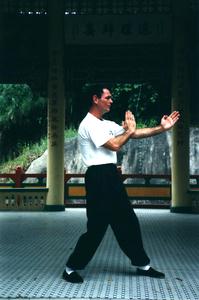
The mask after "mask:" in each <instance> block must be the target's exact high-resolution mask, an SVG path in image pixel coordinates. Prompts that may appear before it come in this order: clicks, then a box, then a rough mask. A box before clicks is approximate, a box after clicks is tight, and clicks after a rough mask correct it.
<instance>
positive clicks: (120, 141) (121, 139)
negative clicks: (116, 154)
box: [103, 130, 132, 151]
mask: <svg viewBox="0 0 199 300" xmlns="http://www.w3.org/2000/svg"><path fill="white" fill-rule="evenodd" d="M131 137H132V132H131V131H129V130H126V131H124V133H123V134H120V135H118V136H116V137H114V138H111V139H110V140H109V141H108V142H106V143H105V144H104V145H103V146H104V147H105V148H108V149H109V150H112V151H118V150H120V148H121V147H122V146H123V145H124V144H126V143H127V142H128V140H129V139H130V138H131Z"/></svg>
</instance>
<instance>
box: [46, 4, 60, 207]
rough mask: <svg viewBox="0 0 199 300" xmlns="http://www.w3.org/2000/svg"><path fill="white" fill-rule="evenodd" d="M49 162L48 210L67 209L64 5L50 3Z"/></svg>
mask: <svg viewBox="0 0 199 300" xmlns="http://www.w3.org/2000/svg"><path fill="white" fill-rule="evenodd" d="M48 21H49V24H48V26H49V33H48V34H49V78H48V163H47V187H48V189H49V190H48V194H47V201H46V207H45V208H46V210H52V211H54V210H64V128H65V95H64V89H65V88H64V60H63V55H64V36H63V30H64V27H63V26H64V6H63V0H59V1H54V0H49V1H48Z"/></svg>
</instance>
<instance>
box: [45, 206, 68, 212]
mask: <svg viewBox="0 0 199 300" xmlns="http://www.w3.org/2000/svg"><path fill="white" fill-rule="evenodd" d="M64 210H65V206H64V205H45V207H44V211H64Z"/></svg>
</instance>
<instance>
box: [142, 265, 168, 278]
mask: <svg viewBox="0 0 199 300" xmlns="http://www.w3.org/2000/svg"><path fill="white" fill-rule="evenodd" d="M137 274H138V275H141V276H149V277H155V278H165V274H164V273H162V272H159V271H156V270H155V269H153V268H152V267H150V268H149V269H148V270H142V269H139V268H137Z"/></svg>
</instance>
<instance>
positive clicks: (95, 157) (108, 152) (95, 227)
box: [63, 86, 179, 283]
mask: <svg viewBox="0 0 199 300" xmlns="http://www.w3.org/2000/svg"><path fill="white" fill-rule="evenodd" d="M91 98H92V99H91V100H92V103H91V106H90V109H89V112H88V113H87V115H86V117H85V118H84V119H83V121H82V122H81V124H80V126H79V130H78V135H79V146H80V151H81V154H82V158H83V161H84V163H85V164H86V166H87V167H88V169H87V171H86V174H85V186H86V199H87V218H88V220H87V232H86V233H84V234H83V235H82V236H81V237H80V238H79V240H78V242H77V244H76V247H75V249H74V251H73V253H72V254H71V255H70V257H69V259H68V261H67V263H66V269H65V270H64V273H63V278H64V279H65V280H66V281H68V282H72V283H81V282H83V278H82V277H81V276H80V274H79V273H78V272H77V270H81V269H83V268H84V267H85V266H86V265H87V264H88V262H89V261H90V260H91V258H92V257H93V255H94V253H95V251H96V250H97V248H98V246H99V244H100V242H101V240H102V239H103V236H104V234H105V232H106V229H107V227H108V225H110V226H111V228H112V230H113V232H114V234H115V237H116V239H117V241H118V243H119V246H120V248H121V249H122V250H123V252H124V253H125V254H126V255H127V256H128V257H129V259H130V261H131V264H132V265H133V266H136V268H137V274H138V275H143V276H150V277H156V278H164V277H165V274H163V273H161V272H159V271H156V270H155V269H153V268H152V267H151V266H150V259H149V257H148V256H147V254H146V252H145V250H144V247H143V243H142V237H141V232H140V226H139V222H138V219H137V217H136V215H135V213H134V211H133V208H132V206H131V204H130V202H129V200H128V197H127V194H126V191H125V187H124V185H123V183H122V180H121V176H120V174H119V173H118V170H117V167H116V163H117V151H118V150H119V149H120V148H121V147H122V146H123V145H124V144H126V143H127V142H128V140H129V139H134V138H145V137H149V136H153V135H156V134H159V133H161V132H164V131H166V130H168V129H170V128H172V127H173V125H174V124H175V123H176V122H177V120H178V119H179V113H178V112H176V111H174V112H172V113H171V115H170V116H166V115H164V116H163V117H162V119H161V123H160V125H159V126H156V127H153V128H142V129H137V128H136V122H135V118H134V115H133V114H132V113H131V112H130V111H127V112H126V113H125V120H124V121H123V123H122V126H120V125H118V124H116V123H115V122H112V121H107V120H105V119H103V118H102V117H103V115H104V114H105V113H107V112H109V111H110V109H111V105H112V103H113V100H112V96H111V92H110V90H109V89H108V88H106V87H104V86H102V87H96V88H95V90H94V92H93V93H92V97H91Z"/></svg>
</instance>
